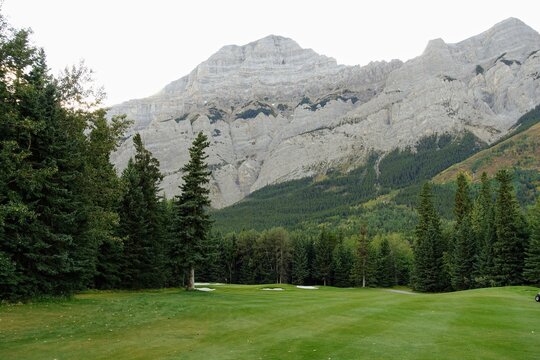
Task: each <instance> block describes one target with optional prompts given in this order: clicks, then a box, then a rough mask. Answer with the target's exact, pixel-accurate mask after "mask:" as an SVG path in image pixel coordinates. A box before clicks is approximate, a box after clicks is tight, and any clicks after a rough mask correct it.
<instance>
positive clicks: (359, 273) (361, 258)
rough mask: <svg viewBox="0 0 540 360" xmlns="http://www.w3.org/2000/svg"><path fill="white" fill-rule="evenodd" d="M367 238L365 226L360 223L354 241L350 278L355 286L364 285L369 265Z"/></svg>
mask: <svg viewBox="0 0 540 360" xmlns="http://www.w3.org/2000/svg"><path fill="white" fill-rule="evenodd" d="M369 254H370V251H369V240H368V234H367V226H366V225H365V224H362V227H361V228H360V236H359V238H358V240H357V242H356V253H355V257H354V263H353V270H352V278H353V283H354V284H355V285H356V286H362V287H366V277H367V274H368V267H369V260H370V259H369Z"/></svg>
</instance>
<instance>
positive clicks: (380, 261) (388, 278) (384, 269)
mask: <svg viewBox="0 0 540 360" xmlns="http://www.w3.org/2000/svg"><path fill="white" fill-rule="evenodd" d="M395 272H396V268H395V262H394V257H393V255H392V252H391V250H390V243H389V242H388V239H387V238H386V237H384V238H383V239H382V241H381V245H380V248H379V253H378V258H377V279H378V283H379V286H382V287H392V286H394V285H396V274H395Z"/></svg>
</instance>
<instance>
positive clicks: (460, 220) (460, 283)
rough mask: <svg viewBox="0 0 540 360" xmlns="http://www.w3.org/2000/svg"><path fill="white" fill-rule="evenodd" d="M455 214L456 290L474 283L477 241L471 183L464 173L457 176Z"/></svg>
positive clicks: (452, 271) (452, 275)
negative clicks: (472, 226) (473, 230)
mask: <svg viewBox="0 0 540 360" xmlns="http://www.w3.org/2000/svg"><path fill="white" fill-rule="evenodd" d="M454 216H455V219H456V223H455V225H454V241H453V248H452V250H453V251H452V265H451V274H450V275H451V281H452V287H453V288H454V290H465V289H469V288H471V287H472V285H473V270H474V261H475V251H476V246H475V245H476V244H475V242H476V241H475V238H474V236H473V235H474V234H473V233H472V230H471V199H470V195H469V184H468V182H467V179H466V178H465V175H464V174H463V173H461V174H459V175H458V177H457V191H456V196H455V202H454Z"/></svg>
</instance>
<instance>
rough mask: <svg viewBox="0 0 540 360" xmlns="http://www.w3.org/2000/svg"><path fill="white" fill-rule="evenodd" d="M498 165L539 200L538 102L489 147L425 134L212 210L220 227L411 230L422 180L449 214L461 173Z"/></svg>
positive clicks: (521, 196) (523, 195)
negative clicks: (350, 165)
mask: <svg viewBox="0 0 540 360" xmlns="http://www.w3.org/2000/svg"><path fill="white" fill-rule="evenodd" d="M500 168H511V169H512V170H513V173H514V186H515V188H516V193H517V198H518V200H519V202H520V203H521V204H522V205H523V206H525V205H528V204H531V203H532V202H533V201H535V199H536V193H537V188H538V186H540V107H536V108H535V109H533V110H531V111H529V112H527V113H526V114H525V115H523V116H521V117H520V118H519V119H518V120H517V121H516V125H515V126H514V128H513V130H512V132H511V133H510V134H509V135H508V136H507V137H506V138H505V139H502V140H501V141H500V142H498V143H496V144H494V145H492V146H491V147H487V145H486V144H485V143H482V142H481V141H480V140H479V139H477V138H476V137H475V136H474V135H472V134H471V133H466V134H464V135H463V136H462V137H454V138H453V137H452V136H450V135H448V134H446V135H442V136H431V137H426V138H423V139H421V140H420V141H419V142H418V143H417V144H415V145H414V147H411V148H408V149H404V150H394V151H392V152H390V153H388V154H372V155H371V157H370V159H369V160H368V163H367V164H366V165H364V166H360V167H358V168H356V169H354V170H352V171H348V172H347V171H332V172H328V173H327V174H325V175H319V176H316V177H310V178H304V179H300V180H293V181H288V182H284V183H281V184H278V185H270V186H267V187H265V188H263V189H261V190H258V191H256V192H254V193H252V194H251V195H249V196H248V197H246V198H245V199H244V200H243V201H240V202H239V203H237V204H235V205H233V206H229V207H226V208H224V209H221V210H217V211H213V213H212V216H213V218H214V220H215V227H216V229H217V230H219V231H222V232H228V231H239V230H242V229H256V230H263V229H266V228H270V227H273V226H284V227H286V228H289V229H298V228H312V227H313V226H314V225H315V226H316V225H318V224H321V223H330V224H333V225H336V226H341V227H345V228H349V229H351V228H352V229H353V230H351V231H356V229H358V228H359V226H360V223H361V222H366V223H369V224H370V227H372V228H373V229H376V231H378V232H393V231H396V232H404V233H410V232H411V231H412V230H413V229H414V223H415V219H416V214H415V211H414V208H415V206H416V203H417V198H418V191H419V188H420V184H421V183H423V182H424V181H428V180H432V179H433V181H434V183H435V186H434V189H433V190H434V192H435V194H436V206H437V208H438V211H439V212H440V214H441V215H442V217H443V219H446V220H451V219H452V204H453V191H454V180H455V179H456V176H457V174H458V173H459V172H460V171H465V172H467V173H468V174H469V175H470V177H471V178H472V179H473V180H478V179H479V176H480V174H481V173H482V172H483V171H486V172H487V173H488V174H489V175H490V176H493V175H494V174H495V172H496V171H497V170H498V169H500ZM473 191H475V187H473Z"/></svg>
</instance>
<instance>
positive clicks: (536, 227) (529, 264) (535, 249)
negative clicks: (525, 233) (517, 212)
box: [523, 199, 540, 285]
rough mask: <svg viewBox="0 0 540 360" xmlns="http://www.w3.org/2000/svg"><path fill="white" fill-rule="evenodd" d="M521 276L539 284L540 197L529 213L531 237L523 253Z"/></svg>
mask: <svg viewBox="0 0 540 360" xmlns="http://www.w3.org/2000/svg"><path fill="white" fill-rule="evenodd" d="M523 277H524V278H525V279H526V280H527V281H528V282H529V283H531V284H535V285H540V199H539V200H538V201H537V202H536V205H535V207H534V208H533V209H532V213H531V237H530V240H529V244H528V246H527V252H526V254H525V267H524V270H523Z"/></svg>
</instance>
